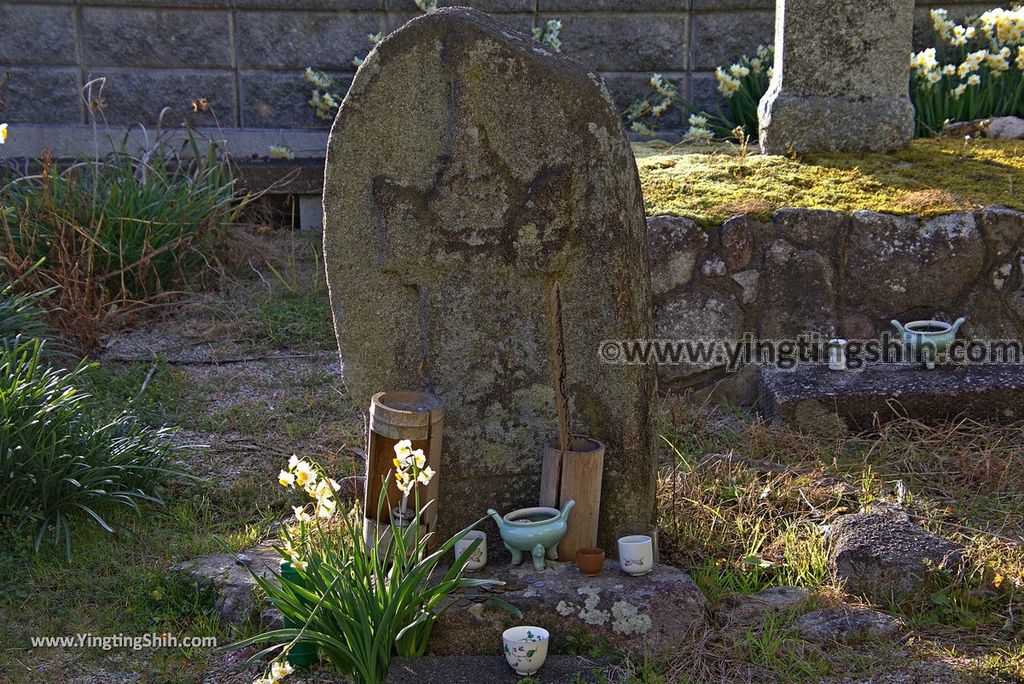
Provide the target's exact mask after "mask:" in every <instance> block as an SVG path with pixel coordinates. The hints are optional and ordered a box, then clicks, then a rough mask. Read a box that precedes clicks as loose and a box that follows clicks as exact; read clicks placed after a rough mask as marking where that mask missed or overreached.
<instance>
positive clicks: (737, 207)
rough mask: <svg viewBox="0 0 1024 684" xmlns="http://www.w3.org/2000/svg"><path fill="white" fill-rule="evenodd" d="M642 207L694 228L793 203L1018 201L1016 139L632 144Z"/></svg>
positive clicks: (765, 214) (897, 205) (1021, 152)
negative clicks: (785, 146) (877, 149)
mask: <svg viewBox="0 0 1024 684" xmlns="http://www.w3.org/2000/svg"><path fill="white" fill-rule="evenodd" d="M633 149H634V152H635V154H636V157H637V166H638V167H639V170H640V182H641V186H642V188H643V193H644V204H645V207H646V209H647V213H648V215H660V214H668V215H673V216H684V217H686V218H690V219H692V220H694V221H696V222H697V223H698V224H700V225H701V226H705V227H710V226H714V225H719V224H721V223H722V222H723V221H725V220H726V219H728V218H729V217H730V216H733V215H736V214H751V215H753V216H754V217H755V218H757V219H758V220H765V219H768V218H769V217H770V216H771V215H772V213H774V212H775V210H777V209H781V208H783V207H801V208H810V209H831V210H834V211H841V212H853V211H859V210H869V211H881V212H886V213H891V214H917V215H920V216H936V215H940V214H945V213H949V212H952V211H959V210H969V209H975V208H979V207H984V206H989V205H1003V206H1007V207H1011V208H1015V209H1024V192H1022V189H1024V142H1022V141H1019V140H1008V141H997V140H992V141H970V142H965V141H964V140H955V139H950V138H938V139H931V140H915V141H914V142H912V143H911V145H910V146H909V147H908V148H907V149H905V150H902V151H899V152H894V153H891V154H852V153H844V154H817V155H808V156H805V157H803V158H800V159H793V158H790V157H784V156H775V155H759V154H746V153H745V152H744V151H743V150H742V149H739V148H737V147H736V146H733V145H730V144H727V143H722V144H716V145H704V146H685V147H677V148H672V147H671V146H669V145H668V144H667V143H664V142H661V141H655V142H650V143H639V144H636V145H634V148H633Z"/></svg>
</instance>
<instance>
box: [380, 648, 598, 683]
mask: <svg viewBox="0 0 1024 684" xmlns="http://www.w3.org/2000/svg"><path fill="white" fill-rule="evenodd" d="M602 666H603V665H602V663H600V662H597V661H595V660H591V659H589V658H581V657H580V656H561V655H549V656H548V658H547V660H546V661H545V662H544V666H543V667H542V668H541V669H540V671H539V672H538V673H537V674H536V678H537V679H539V680H540V681H542V682H545V684H548V683H550V684H572V683H574V682H597V681H604V680H599V679H598V678H597V676H596V675H595V674H593V673H594V672H595V671H600V670H601V669H602ZM522 679H523V678H522V677H521V676H519V675H517V674H516V673H515V672H513V671H512V668H510V667H509V666H508V663H506V662H505V658H504V656H500V655H495V656H425V657H422V658H395V659H394V660H392V661H391V667H390V669H389V670H388V676H387V679H386V680H384V681H385V682H386V684H425V683H429V682H438V683H440V682H444V683H445V684H480V683H481V682H486V683H487V684H506V683H507V684H516V682H520V681H522Z"/></svg>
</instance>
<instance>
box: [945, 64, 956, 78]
mask: <svg viewBox="0 0 1024 684" xmlns="http://www.w3.org/2000/svg"><path fill="white" fill-rule="evenodd" d="M942 73H943V74H945V75H946V76H953V75H954V74H956V64H947V65H946V66H944V67H942Z"/></svg>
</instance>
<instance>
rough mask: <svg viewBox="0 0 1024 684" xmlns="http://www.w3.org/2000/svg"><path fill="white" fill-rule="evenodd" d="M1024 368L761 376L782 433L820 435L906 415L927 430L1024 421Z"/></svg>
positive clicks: (764, 403)
mask: <svg viewBox="0 0 1024 684" xmlns="http://www.w3.org/2000/svg"><path fill="white" fill-rule="evenodd" d="M1021 392H1024V369H1022V367H1021V366H1019V365H1016V364H1012V363H1011V364H999V363H993V364H987V365H972V366H941V365H940V366H939V367H937V368H935V369H934V370H925V369H923V368H922V367H921V366H920V365H918V364H893V363H889V364H868V365H866V366H865V367H864V368H863V369H861V370H860V371H858V372H850V371H830V370H829V369H828V366H827V365H824V364H822V365H818V364H813V365H812V364H804V365H800V366H798V367H796V368H794V369H793V370H789V371H783V370H779V369H776V368H772V367H762V369H761V391H760V396H761V409H762V411H763V412H764V413H765V414H766V416H767V417H768V418H769V420H771V421H772V422H773V423H774V424H775V425H776V426H789V427H793V428H796V429H799V430H803V431H805V432H810V433H814V434H835V432H836V431H837V428H838V429H839V430H841V431H842V432H845V431H846V430H847V429H853V430H867V429H870V428H871V427H872V426H873V425H874V424H875V421H876V420H878V421H882V422H886V421H889V420H893V419H894V418H897V417H899V416H901V415H906V416H909V417H910V418H914V419H916V420H920V421H922V422H925V423H936V422H941V421H946V420H950V419H953V418H960V417H963V418H972V419H974V420H979V421H1013V420H1019V419H1020V418H1021V417H1022V413H1021V406H1020V397H1021Z"/></svg>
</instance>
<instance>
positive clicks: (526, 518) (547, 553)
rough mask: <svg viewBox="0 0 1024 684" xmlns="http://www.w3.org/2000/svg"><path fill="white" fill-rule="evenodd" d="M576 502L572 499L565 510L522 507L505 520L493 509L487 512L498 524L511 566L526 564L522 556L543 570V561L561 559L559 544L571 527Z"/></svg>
mask: <svg viewBox="0 0 1024 684" xmlns="http://www.w3.org/2000/svg"><path fill="white" fill-rule="evenodd" d="M575 505H576V502H575V501H573V500H572V499H569V500H568V501H566V502H565V503H564V504H563V505H562V510H561V511H559V510H558V509H557V508H547V507H546V506H537V507H534V508H520V509H519V510H516V511H512V512H511V513H509V514H507V515H505V516H504V517H502V516H500V515H498V512H497V511H496V510H494V509H493V508H489V509H487V515H489V516H491V517H492V518H494V521H495V522H496V523H498V531H499V532H501V540H502V541H503V542H505V548H506V549H508V550H509V551H510V552H511V553H512V564H513V565H519V564H520V563H522V562H523V553H524V552H528V553H529V554H530V555H531V556H533V567H534V568H536V569H537V570H543V569H544V559H545V558H548V559H550V560H558V549H557V548H556V547H557V546H558V542H560V541H562V537H564V536H565V531H566V529H568V526H569V523H568V521H569V511H571V510H572V507H573V506H575Z"/></svg>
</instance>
